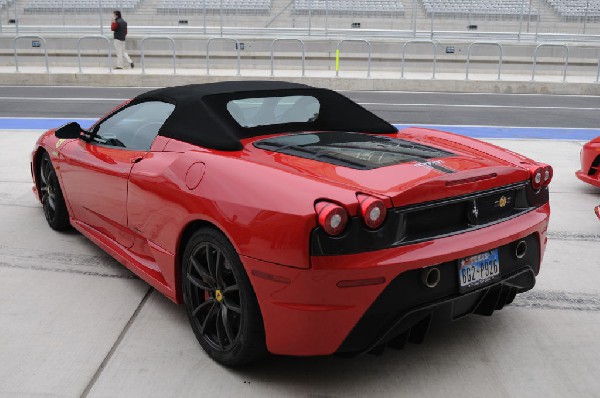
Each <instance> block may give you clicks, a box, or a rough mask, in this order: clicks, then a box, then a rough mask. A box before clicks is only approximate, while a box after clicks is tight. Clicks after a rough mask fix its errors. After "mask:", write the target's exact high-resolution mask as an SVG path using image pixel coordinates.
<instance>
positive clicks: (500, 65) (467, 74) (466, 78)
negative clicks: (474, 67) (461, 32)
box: [465, 41, 504, 80]
mask: <svg viewBox="0 0 600 398" xmlns="http://www.w3.org/2000/svg"><path fill="white" fill-rule="evenodd" d="M475 45H495V46H497V47H498V49H499V50H500V56H499V57H498V80H500V73H501V69H502V57H503V56H504V49H503V48H502V44H500V43H497V42H492V41H476V42H474V43H471V44H469V48H468V50H467V70H466V72H465V80H469V66H470V63H471V49H472V48H473V46H475Z"/></svg>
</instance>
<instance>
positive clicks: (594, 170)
mask: <svg viewBox="0 0 600 398" xmlns="http://www.w3.org/2000/svg"><path fill="white" fill-rule="evenodd" d="M598 168H600V137H596V138H594V139H593V140H591V141H590V142H588V143H586V144H585V145H584V146H583V148H582V149H581V169H580V170H577V171H576V172H575V175H576V176H577V178H579V179H580V180H581V181H583V182H586V183H588V184H592V185H594V186H597V187H598V188H600V170H598ZM594 213H596V216H597V217H598V218H599V219H600V206H596V207H595V208H594Z"/></svg>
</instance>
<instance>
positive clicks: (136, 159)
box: [131, 156, 144, 163]
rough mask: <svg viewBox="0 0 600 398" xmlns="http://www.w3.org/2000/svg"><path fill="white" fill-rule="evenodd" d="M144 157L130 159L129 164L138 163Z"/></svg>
mask: <svg viewBox="0 0 600 398" xmlns="http://www.w3.org/2000/svg"><path fill="white" fill-rule="evenodd" d="M143 158H144V157H143V156H139V157H137V158H133V159H131V163H138V162H140V161H141V160H142V159H143Z"/></svg>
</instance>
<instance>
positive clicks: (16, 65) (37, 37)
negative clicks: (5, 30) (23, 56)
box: [13, 35, 50, 73]
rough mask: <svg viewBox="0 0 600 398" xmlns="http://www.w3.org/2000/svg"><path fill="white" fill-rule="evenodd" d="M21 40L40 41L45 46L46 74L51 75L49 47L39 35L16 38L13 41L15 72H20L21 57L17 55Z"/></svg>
mask: <svg viewBox="0 0 600 398" xmlns="http://www.w3.org/2000/svg"><path fill="white" fill-rule="evenodd" d="M19 39H40V41H41V42H42V44H43V45H44V61H45V63H46V73H50V67H49V66H48V45H47V44H46V39H44V38H43V37H42V36H38V35H26V36H19V35H17V36H15V38H14V39H13V52H14V56H15V72H18V71H19V55H18V54H17V40H19Z"/></svg>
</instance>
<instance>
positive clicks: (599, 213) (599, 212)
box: [594, 206, 600, 218]
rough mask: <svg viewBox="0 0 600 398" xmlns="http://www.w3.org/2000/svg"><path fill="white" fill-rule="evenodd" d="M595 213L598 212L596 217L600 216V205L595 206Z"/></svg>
mask: <svg viewBox="0 0 600 398" xmlns="http://www.w3.org/2000/svg"><path fill="white" fill-rule="evenodd" d="M594 213H596V217H598V218H600V206H596V207H594Z"/></svg>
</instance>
